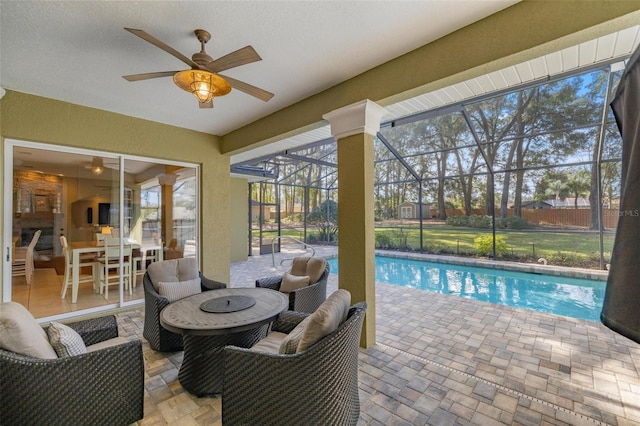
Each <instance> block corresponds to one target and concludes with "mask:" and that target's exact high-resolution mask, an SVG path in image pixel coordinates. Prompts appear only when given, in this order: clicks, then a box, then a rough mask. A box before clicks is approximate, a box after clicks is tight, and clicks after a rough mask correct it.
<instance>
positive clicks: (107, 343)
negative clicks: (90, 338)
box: [87, 336, 128, 352]
mask: <svg viewBox="0 0 640 426" xmlns="http://www.w3.org/2000/svg"><path fill="white" fill-rule="evenodd" d="M127 342H128V340H127V339H126V338H124V337H121V336H118V337H114V338H113V339H107V340H103V341H102V342H98V343H94V344H93V345H89V346H87V352H94V351H98V350H100V349H104V348H110V347H112V346H118V345H121V344H123V343H127Z"/></svg>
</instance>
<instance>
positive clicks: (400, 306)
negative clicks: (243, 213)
mask: <svg viewBox="0 0 640 426" xmlns="http://www.w3.org/2000/svg"><path fill="white" fill-rule="evenodd" d="M332 253H334V252H333V251H332V250H331V249H329V250H320V251H319V253H318V255H323V256H326V255H330V254H332ZM293 254H294V255H295V254H296V253H293ZM278 256H281V255H278ZM276 264H277V266H276V267H275V268H274V267H272V266H271V256H270V255H269V256H254V257H252V258H250V259H249V260H248V261H247V262H241V263H236V264H233V266H232V279H231V285H232V286H233V287H238V286H251V285H252V283H253V281H254V280H255V278H258V277H262V276H268V275H271V274H272V273H274V272H275V271H276V270H280V269H287V265H286V264H285V265H284V266H282V267H280V266H279V257H278V258H277V259H276ZM336 288H337V277H336V275H334V274H332V275H331V276H330V279H329V291H333V290H335V289H336ZM376 300H377V309H376V324H377V337H376V340H377V343H376V345H375V346H374V347H373V348H370V349H366V350H364V349H363V350H361V351H360V374H359V380H360V400H361V415H360V422H359V424H361V425H427V424H429V425H458V424H459V425H466V424H473V425H493V424H495V425H498V424H502V425H504V424H508V425H509V424H521V425H547V424H549V425H563V424H571V425H590V424H606V425H637V424H640V345H638V344H636V343H634V342H631V341H630V340H628V339H626V338H624V337H621V336H619V335H617V334H615V333H613V332H612V331H610V330H609V329H607V328H606V327H604V326H603V325H601V324H599V323H593V322H588V321H582V320H577V319H572V318H563V317H558V316H553V315H549V314H544V313H538V312H533V311H525V310H520V309H514V308H510V307H504V306H498V305H491V304H488V303H483V302H477V301H473V300H468V299H464V298H459V297H456V296H448V295H440V294H435V293H430V292H426V291H421V290H415V289H410V288H403V287H397V286H392V285H386V284H377V285H376ZM143 315H144V312H143V310H142V309H138V310H134V311H130V312H124V313H121V314H119V315H118V320H119V324H120V325H121V333H122V334H123V335H128V336H131V338H142V327H143V322H144V321H143ZM144 353H145V361H146V365H145V370H146V375H145V378H146V383H145V388H146V391H145V418H144V420H142V421H140V422H139V424H140V425H156V424H157V425H161V424H186V425H189V424H208V425H211V424H213V425H219V424H221V409H222V404H221V398H220V397H215V398H196V397H194V396H192V395H190V394H189V393H187V392H185V391H184V390H183V389H182V387H181V386H180V383H179V382H178V380H177V374H178V368H179V366H180V363H181V359H182V358H181V357H182V353H181V352H178V353H172V354H161V353H157V352H155V351H153V350H151V349H149V347H148V345H146V343H145V350H144Z"/></svg>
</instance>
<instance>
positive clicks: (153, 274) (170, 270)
mask: <svg viewBox="0 0 640 426" xmlns="http://www.w3.org/2000/svg"><path fill="white" fill-rule="evenodd" d="M198 271H199V269H198V262H197V261H196V259H195V258H192V257H189V258H180V259H170V260H163V261H161V262H153V263H151V264H150V265H149V267H148V268H147V272H148V273H149V278H151V283H152V284H153V288H155V290H156V291H158V283H159V282H160V281H163V282H169V283H171V282H178V281H188V280H192V279H194V278H197V277H199V276H200V275H199V273H198Z"/></svg>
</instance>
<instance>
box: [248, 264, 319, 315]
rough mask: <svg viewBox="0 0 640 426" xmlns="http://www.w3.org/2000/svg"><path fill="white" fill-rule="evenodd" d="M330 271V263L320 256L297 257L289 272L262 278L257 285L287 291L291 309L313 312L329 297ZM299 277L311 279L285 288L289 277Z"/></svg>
mask: <svg viewBox="0 0 640 426" xmlns="http://www.w3.org/2000/svg"><path fill="white" fill-rule="evenodd" d="M329 272H330V267H329V263H328V262H327V261H326V260H324V259H322V258H320V257H296V258H294V259H293V264H292V265H291V270H290V271H289V272H287V273H285V274H284V275H275V276H271V277H266V278H260V279H258V280H256V287H264V288H270V289H271V290H279V291H282V292H284V293H287V294H288V296H289V310H290V311H297V312H313V311H315V310H316V309H317V308H318V306H320V304H321V303H322V302H324V301H325V300H326V299H327V280H328V279H329ZM298 277H308V279H309V280H308V282H307V283H306V284H304V285H296V284H293V286H294V288H292V289H291V290H290V291H289V290H288V289H285V286H286V285H287V283H286V281H287V280H288V278H291V279H293V280H295V279H297V278H298ZM295 287H298V288H295Z"/></svg>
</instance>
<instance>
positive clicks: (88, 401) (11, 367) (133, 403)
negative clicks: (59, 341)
mask: <svg viewBox="0 0 640 426" xmlns="http://www.w3.org/2000/svg"><path fill="white" fill-rule="evenodd" d="M66 325H67V326H68V327H70V328H72V329H73V330H75V331H76V332H77V333H78V334H79V335H80V337H81V338H82V340H83V342H84V344H85V345H86V346H87V348H86V353H80V354H78V355H71V356H65V357H60V358H58V357H57V354H56V352H55V351H54V349H53V347H52V346H53V345H50V344H49V340H48V337H47V333H46V332H45V331H44V330H43V329H42V328H41V327H40V325H38V323H37V322H36V320H35V319H34V318H33V316H32V315H31V314H30V313H29V311H27V310H26V309H25V308H24V307H23V306H22V305H20V304H18V303H15V302H8V303H3V304H0V329H1V330H2V336H0V424H2V425H4V426H10V425H109V426H115V425H130V424H132V423H135V422H136V421H138V420H140V419H142V417H143V401H144V358H143V356H142V344H141V342H140V341H139V340H135V341H128V340H127V339H124V338H123V337H118V325H117V323H116V318H115V317H114V316H113V315H112V316H108V317H102V318H94V319H89V320H85V321H78V322H75V323H70V324H66ZM91 345H95V346H93V347H92V346H91Z"/></svg>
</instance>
